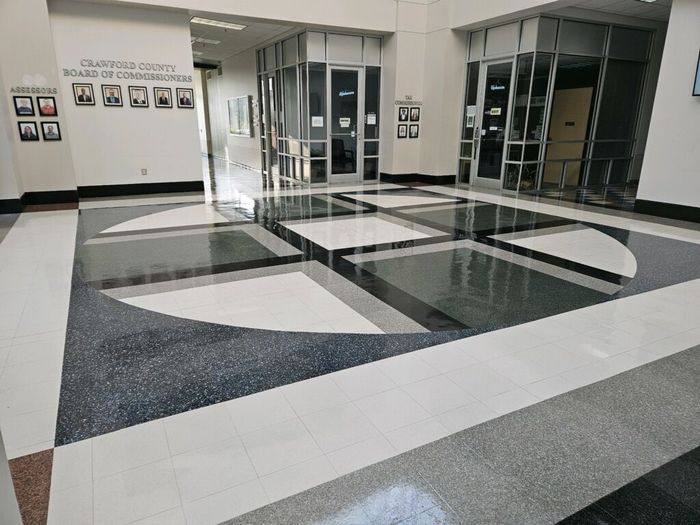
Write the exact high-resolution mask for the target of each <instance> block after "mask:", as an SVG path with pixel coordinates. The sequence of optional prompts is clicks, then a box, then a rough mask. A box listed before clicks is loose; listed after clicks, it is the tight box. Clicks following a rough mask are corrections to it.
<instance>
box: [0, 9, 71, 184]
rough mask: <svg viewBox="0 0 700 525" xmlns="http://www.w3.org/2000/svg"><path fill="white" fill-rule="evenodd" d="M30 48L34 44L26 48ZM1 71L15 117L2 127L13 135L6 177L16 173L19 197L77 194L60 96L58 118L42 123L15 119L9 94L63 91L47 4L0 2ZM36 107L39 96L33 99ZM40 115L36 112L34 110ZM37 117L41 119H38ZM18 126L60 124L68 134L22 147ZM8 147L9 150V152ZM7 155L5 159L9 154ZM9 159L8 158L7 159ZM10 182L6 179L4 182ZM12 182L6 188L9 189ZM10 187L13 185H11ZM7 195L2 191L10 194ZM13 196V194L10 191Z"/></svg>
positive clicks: (9, 117) (5, 118) (5, 115)
mask: <svg viewBox="0 0 700 525" xmlns="http://www.w3.org/2000/svg"><path fill="white" fill-rule="evenodd" d="M24 42H30V44H22V43H24ZM0 68H1V70H2V85H1V87H2V90H3V92H4V97H5V101H6V104H7V106H6V109H7V108H9V109H10V111H9V112H7V113H3V115H2V116H0V123H1V124H2V126H3V128H5V130H6V132H7V133H8V134H9V147H10V148H11V151H12V153H13V157H14V165H12V166H10V165H8V161H7V160H4V161H3V162H2V163H1V164H2V168H0V169H2V170H3V171H5V170H13V171H14V172H15V177H16V179H18V180H19V181H20V182H19V184H17V190H18V191H20V192H30V191H50V190H74V189H75V177H74V174H73V164H72V159H71V154H70V142H71V136H70V133H66V127H65V123H66V120H65V117H64V113H65V112H64V111H63V110H64V108H65V106H66V105H65V101H64V100H63V99H62V97H61V94H60V90H59V93H58V94H56V95H51V96H55V97H56V103H57V106H58V117H57V118H56V117H51V118H50V119H49V118H46V117H44V118H40V117H38V116H36V117H27V118H25V117H21V118H18V117H16V116H15V115H14V109H13V107H12V96H13V95H14V94H15V93H11V92H10V89H11V88H12V87H15V86H19V87H23V88H30V89H32V88H34V89H39V88H58V87H59V85H58V76H57V71H56V58H55V55H54V52H53V42H52V39H51V29H50V26H49V18H48V12H47V8H46V1H45V0H22V1H21V2H19V1H2V2H0ZM28 96H32V98H33V100H34V105H35V106H36V94H33V93H32V94H29V95H28ZM35 111H36V107H35ZM37 114H38V113H37ZM18 120H29V121H35V122H37V127H39V126H40V124H39V122H40V121H41V120H45V121H46V120H52V121H56V120H57V121H58V122H59V125H60V127H61V130H62V131H63V140H62V141H56V142H44V141H43V140H41V141H39V142H21V141H20V139H19V133H18V132H17V131H16V130H17V121H18ZM4 147H5V148H7V147H8V144H6V145H5V146H4ZM7 151H8V150H7V149H5V151H4V152H3V153H7ZM4 156H5V155H3V157H4ZM3 178H4V179H5V180H9V179H8V178H7V177H3ZM6 184H8V183H7V182H6V183H5V184H3V186H5V185H6ZM10 186H12V184H11V183H10ZM7 191H8V190H7V189H3V190H2V192H3V193H6V192H7ZM9 191H10V194H13V193H14V191H12V189H11V188H10V190H9Z"/></svg>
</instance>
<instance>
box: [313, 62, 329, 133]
mask: <svg viewBox="0 0 700 525" xmlns="http://www.w3.org/2000/svg"><path fill="white" fill-rule="evenodd" d="M309 119H310V121H311V129H310V131H311V133H310V135H311V138H312V139H323V140H325V139H326V138H327V136H326V64H316V63H309Z"/></svg>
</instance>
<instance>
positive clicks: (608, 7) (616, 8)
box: [574, 0, 671, 22]
mask: <svg viewBox="0 0 700 525" xmlns="http://www.w3.org/2000/svg"><path fill="white" fill-rule="evenodd" d="M574 6H575V7H581V8H583V9H593V10H595V11H603V12H604V13H614V14H616V15H625V16H636V17H638V18H648V19H651V20H660V21H663V22H667V21H668V17H669V16H670V14H671V0H656V2H652V3H646V2H640V1H639V0H581V1H579V2H576V3H575V4H574Z"/></svg>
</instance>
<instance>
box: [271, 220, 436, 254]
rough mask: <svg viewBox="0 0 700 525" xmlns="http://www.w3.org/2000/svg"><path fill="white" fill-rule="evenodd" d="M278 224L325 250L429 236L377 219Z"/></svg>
mask: <svg viewBox="0 0 700 525" xmlns="http://www.w3.org/2000/svg"><path fill="white" fill-rule="evenodd" d="M281 224H282V225H284V226H285V227H286V228H288V229H290V230H292V231H293V232H296V233H298V234H299V235H301V236H302V237H305V238H307V239H309V240H310V241H312V242H315V243H316V244H318V245H319V246H323V247H324V248H326V249H327V250H337V249H340V248H352V247H355V246H372V245H375V244H384V243H389V242H399V241H408V240H412V239H425V238H426V237H429V235H428V234H426V233H423V232H420V231H418V230H414V229H410V228H407V227H405V226H399V225H398V224H394V223H393V222H389V221H385V220H383V219H381V218H379V217H360V218H353V219H340V220H337V219H336V220H328V221H315V222H307V223H296V222H295V223H293V224H292V223H285V222H281Z"/></svg>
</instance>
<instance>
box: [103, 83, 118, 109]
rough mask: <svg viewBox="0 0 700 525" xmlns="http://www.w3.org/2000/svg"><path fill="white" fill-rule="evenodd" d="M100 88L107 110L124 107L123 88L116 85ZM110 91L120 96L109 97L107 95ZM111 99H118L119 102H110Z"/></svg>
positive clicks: (106, 85)
mask: <svg viewBox="0 0 700 525" xmlns="http://www.w3.org/2000/svg"><path fill="white" fill-rule="evenodd" d="M100 88H101V90H102V103H103V104H104V106H105V107H106V108H120V107H122V106H123V105H124V98H123V97H122V87H121V86H118V85H116V84H102V85H101V86H100ZM109 91H116V92H117V93H118V95H117V96H116V97H114V96H113V95H108V94H107V93H108V92H109ZM109 98H116V99H117V100H116V101H115V100H108V99H109Z"/></svg>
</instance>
